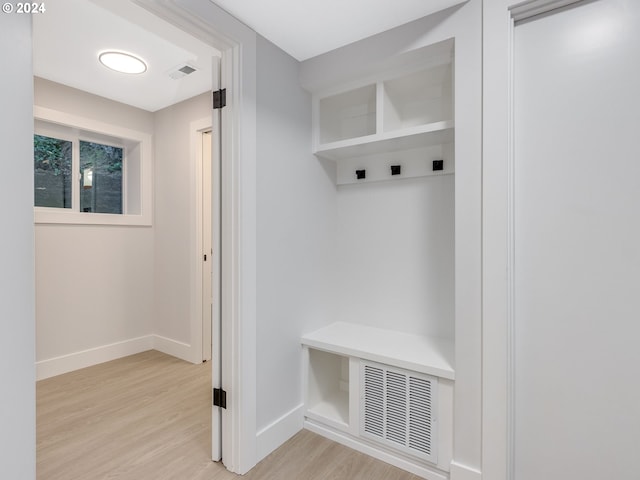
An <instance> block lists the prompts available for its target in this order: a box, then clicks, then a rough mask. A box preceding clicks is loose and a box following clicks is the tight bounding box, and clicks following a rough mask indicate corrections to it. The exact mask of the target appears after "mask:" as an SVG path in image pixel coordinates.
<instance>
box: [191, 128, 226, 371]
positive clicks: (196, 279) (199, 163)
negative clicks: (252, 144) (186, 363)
mask: <svg viewBox="0 0 640 480" xmlns="http://www.w3.org/2000/svg"><path fill="white" fill-rule="evenodd" d="M189 130H190V132H191V150H192V153H191V158H192V159H193V161H192V163H191V168H192V171H191V182H192V187H193V191H194V192H195V195H194V196H193V198H192V202H193V203H192V208H191V210H192V211H193V212H194V215H193V217H192V221H193V224H192V225H193V227H192V234H193V238H192V241H191V245H192V249H193V250H192V254H191V269H192V275H191V282H192V283H191V307H192V310H191V355H192V356H191V361H192V362H193V363H201V362H202V361H203V360H204V359H205V358H204V344H203V341H204V307H203V297H204V291H203V271H204V267H203V262H202V252H203V250H204V247H203V211H204V204H203V202H204V191H203V180H204V170H203V169H204V163H203V160H204V154H203V148H202V142H203V139H204V134H205V133H206V132H212V133H213V122H212V120H211V118H209V117H207V118H201V119H199V120H196V121H193V122H191V123H190V124H189ZM214 155H215V152H213V151H212V153H211V157H212V158H211V168H212V171H213V168H215V167H216V159H215V158H214ZM219 188H220V185H216V182H215V181H214V179H213V178H212V179H211V190H212V192H215V191H219ZM212 213H213V212H212ZM219 221H220V219H219V218H218V217H216V218H213V219H212V224H214V223H215V222H217V223H219ZM217 230H218V229H217ZM216 233H217V232H216ZM215 241H216V239H215V238H212V243H213V242H215ZM217 257H218V254H217V252H216V256H215V257H213V256H212V260H211V261H213V258H217ZM212 268H213V269H214V271H215V268H216V265H215V264H214V265H213V267H212ZM213 291H216V290H213ZM219 300H220V299H219V298H215V296H214V298H213V301H214V302H215V303H216V304H219V303H218V302H219ZM213 321H215V319H213V318H212V322H213ZM214 354H217V355H218V357H214ZM211 358H212V359H213V358H219V354H218V353H216V352H213V351H212V352H211Z"/></svg>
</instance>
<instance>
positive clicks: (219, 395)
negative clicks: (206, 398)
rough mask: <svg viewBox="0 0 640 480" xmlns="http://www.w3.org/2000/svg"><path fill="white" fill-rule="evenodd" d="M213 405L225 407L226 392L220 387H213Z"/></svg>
mask: <svg viewBox="0 0 640 480" xmlns="http://www.w3.org/2000/svg"><path fill="white" fill-rule="evenodd" d="M213 406H214V407H220V408H224V409H226V408H227V392H225V391H224V390H222V389H221V388H214V389H213Z"/></svg>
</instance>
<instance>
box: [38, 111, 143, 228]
mask: <svg viewBox="0 0 640 480" xmlns="http://www.w3.org/2000/svg"><path fill="white" fill-rule="evenodd" d="M33 115H34V119H35V120H40V121H42V122H46V123H49V124H54V125H60V126H62V127H64V128H68V129H70V131H77V132H78V134H77V135H71V136H69V135H68V134H66V135H65V134H59V133H57V132H54V131H49V130H47V129H46V128H43V129H36V132H35V133H36V134H39V135H45V136H53V137H55V138H60V139H62V140H71V141H73V142H74V146H73V148H74V155H76V156H77V154H78V151H79V142H80V141H89V142H97V143H102V144H105V145H107V144H108V145H113V146H116V147H119V148H123V149H124V150H125V151H124V162H123V164H124V168H123V172H122V178H123V185H122V198H123V205H122V208H123V213H121V214H120V213H95V212H80V211H79V206H80V196H79V185H80V177H79V171H77V170H78V167H77V165H76V164H75V163H74V167H73V175H72V208H52V207H34V221H35V223H36V224H38V223H43V224H46V223H54V224H73V225H131V226H151V225H152V218H153V214H152V201H153V198H152V190H153V180H152V179H153V172H152V153H151V152H152V136H151V135H150V134H147V133H144V132H139V131H136V130H131V129H128V128H124V127H120V126H117V125H111V124H107V123H102V122H99V121H96V120H92V119H88V118H84V117H79V116H77V115H73V114H69V113H65V112H60V111H58V110H53V109H49V108H44V107H38V106H35V107H34V113H33ZM52 130H53V129H52ZM94 134H95V136H94ZM103 136H107V137H111V138H116V139H120V140H121V142H116V143H115V144H114V142H112V141H104V140H102V139H101V138H102V137H103ZM131 145H134V146H135V148H136V149H139V150H140V151H139V182H137V183H136V185H132V184H131V183H130V182H129V180H130V176H129V171H128V170H129V169H130V168H135V167H132V166H130V165H128V160H130V159H129V157H128V153H130V150H131V147H130V146H131ZM77 150H78V151H77ZM132 188H138V189H139V198H140V206H139V212H136V213H129V211H128V210H127V207H128V206H129V205H128V190H129V189H132Z"/></svg>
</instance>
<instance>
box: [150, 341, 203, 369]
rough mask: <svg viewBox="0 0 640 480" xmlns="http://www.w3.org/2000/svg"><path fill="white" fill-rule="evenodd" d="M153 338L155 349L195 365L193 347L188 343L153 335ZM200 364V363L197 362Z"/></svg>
mask: <svg viewBox="0 0 640 480" xmlns="http://www.w3.org/2000/svg"><path fill="white" fill-rule="evenodd" d="M151 336H152V337H153V347H152V348H153V349H154V350H158V351H159V352H162V353H166V354H167V355H171V356H172V357H176V358H179V359H181V360H184V361H186V362H190V363H193V352H192V351H191V345H189V344H188V343H183V342H178V341H177V340H172V339H170V338H167V337H162V336H160V335H151ZM196 363H199V362H196Z"/></svg>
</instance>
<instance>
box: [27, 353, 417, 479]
mask: <svg viewBox="0 0 640 480" xmlns="http://www.w3.org/2000/svg"><path fill="white" fill-rule="evenodd" d="M210 378H211V367H210V364H203V365H192V364H189V363H187V362H183V361H182V360H178V359H176V358H173V357H170V356H168V355H164V354H162V353H159V352H155V351H149V352H144V353H140V354H138V355H132V356H130V357H126V358H122V359H119V360H114V361H112V362H107V363H103V364H101V365H96V366H93V367H89V368H85V369H82V370H78V371H76V372H71V373H67V374H65V375H60V376H57V377H53V378H49V379H46V380H42V381H40V382H38V383H37V478H38V480H103V479H105V480H106V479H118V480H145V479H149V480H151V479H153V480H165V479H166V480H205V479H212V480H233V479H247V480H276V479H277V480H307V479H308V480H328V479H332V480H341V479H345V480H365V479H366V480H383V479H384V480H417V479H418V477H416V476H414V475H411V474H409V473H406V472H403V471H402V470H399V469H397V468H395V467H392V466H390V465H387V464H385V463H382V462H380V461H377V460H375V459H373V458H371V457H368V456H366V455H363V454H361V453H358V452H355V451H354V450H351V449H349V448H346V447H343V446H341V445H338V444H336V443H334V442H331V441H329V440H327V439H325V438H323V437H320V436H318V435H315V434H313V433H311V432H308V431H305V430H303V431H301V432H300V433H298V434H297V435H296V436H294V437H293V438H292V439H291V440H289V441H288V442H287V443H285V444H284V445H283V446H282V447H280V448H279V449H278V450H276V451H275V452H273V453H272V454H271V455H269V456H268V457H267V458H265V459H264V460H263V461H262V462H260V463H259V464H258V465H257V466H256V467H255V468H254V469H253V470H251V472H249V473H248V474H247V475H246V476H244V477H240V476H237V475H234V474H232V473H229V472H228V471H227V470H226V469H225V468H224V467H223V466H222V465H220V464H217V463H213V462H211V460H210V450H211V439H210V431H211V430H210V429H211V407H210V401H211V388H210V383H211V381H210Z"/></svg>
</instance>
